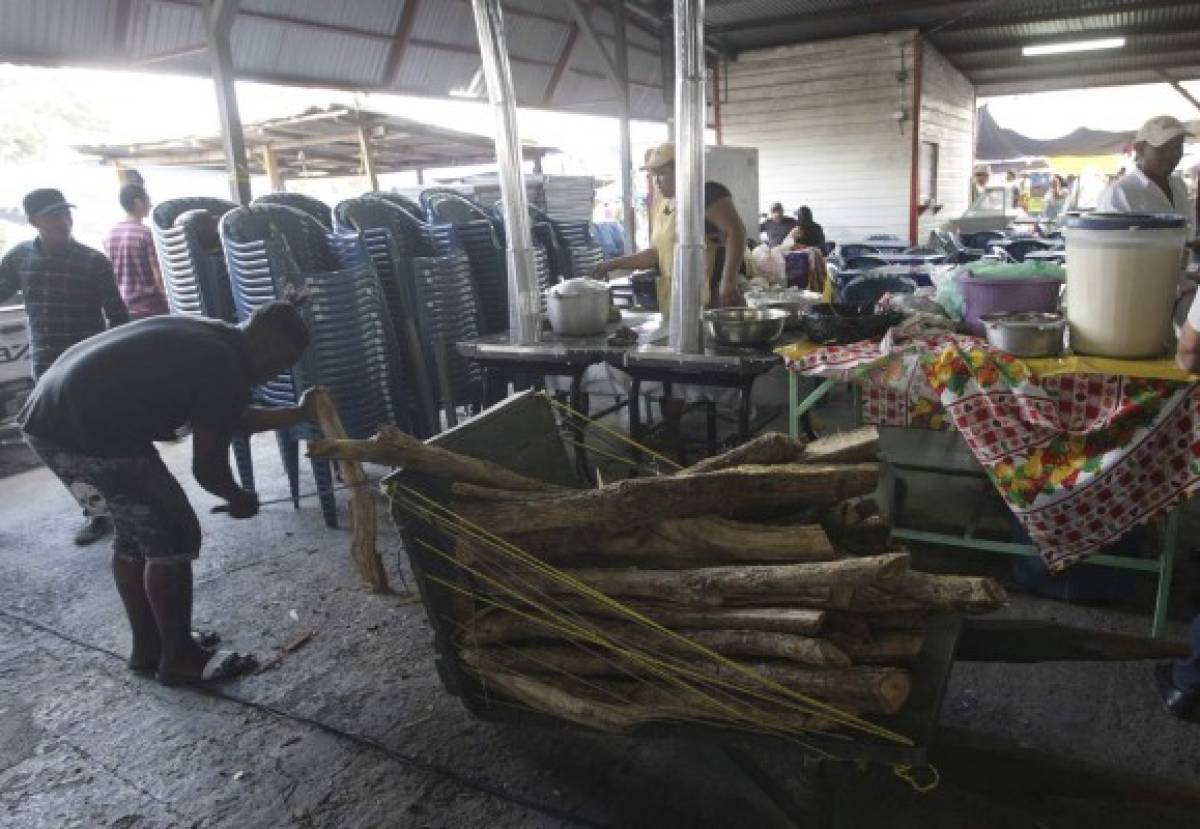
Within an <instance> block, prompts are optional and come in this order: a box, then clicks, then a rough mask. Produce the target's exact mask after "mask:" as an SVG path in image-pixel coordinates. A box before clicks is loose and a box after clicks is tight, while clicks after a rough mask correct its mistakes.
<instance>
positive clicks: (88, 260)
mask: <svg viewBox="0 0 1200 829" xmlns="http://www.w3.org/2000/svg"><path fill="white" fill-rule="evenodd" d="M17 291H21V292H22V293H23V294H24V296H25V313H26V314H27V315H28V316H29V339H30V346H31V350H32V352H33V374H34V376H35V377H40V376H41V374H42V373H43V372H44V371H45V370H46V369H48V368H50V365H51V364H52V363H53V362H54V361H55V360H57V359H58V356H59V355H60V354H62V353H63V352H64V351H66V350H67V349H68V348H70V347H71V346H73V345H75V343H77V342H79V341H80V340H86V339H87V338H88V337H90V336H92V335H93V334H99V333H100V332H101V331H103V330H104V329H105V327H106V326H105V319H107V320H108V326H107V327H110V328H111V327H113V326H116V325H120V324H121V323H124V322H128V321H129V311H128V310H127V309H126V308H125V303H124V302H123V301H122V300H121V295H120V294H119V293H117V285H116V282H115V281H114V280H113V270H112V265H110V264H109V262H108V259H107V258H105V256H104V254H103V253H101V252H100V251H98V250H93V249H91V248H89V247H86V246H84V245H81V244H79V243H78V242H76V241H75V240H74V239H72V240H71V242H70V243H69V244H68V246H67V249H66V250H65V251H63V252H62V253H58V254H54V255H46V254H45V253H43V252H42V245H41V241H40V240H38V239H34V240H32V241H29V242H22V243H21V244H19V245H17V246H16V247H14V248H13V249H12V250H10V251H9V252H8V253H7V254H6V255H5V256H4V258H3V259H0V302H4V301H5V300H7V299H8V298H9V297H10V296H12V295H13V294H14V293H16V292H17Z"/></svg>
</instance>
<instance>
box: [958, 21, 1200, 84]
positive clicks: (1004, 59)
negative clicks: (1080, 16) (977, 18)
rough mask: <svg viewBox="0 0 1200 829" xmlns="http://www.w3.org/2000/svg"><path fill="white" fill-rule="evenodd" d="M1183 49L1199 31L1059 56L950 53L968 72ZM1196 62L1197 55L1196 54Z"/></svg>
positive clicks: (1194, 44)
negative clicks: (1160, 40) (1148, 41)
mask: <svg viewBox="0 0 1200 829" xmlns="http://www.w3.org/2000/svg"><path fill="white" fill-rule="evenodd" d="M1186 49H1197V50H1200V31H1187V30H1184V31H1182V32H1179V33H1178V36H1176V37H1171V38H1170V40H1169V41H1168V42H1166V43H1153V44H1147V43H1138V42H1137V41H1136V40H1135V41H1133V42H1131V43H1127V44H1126V45H1125V46H1123V47H1121V48H1119V49H1110V50H1104V51H1101V52H1078V53H1068V54H1065V55H1062V56H1060V57H1049V56H1035V57H1025V56H1023V55H1022V54H1021V51H1020V49H1019V47H1014V48H1012V49H989V50H987V51H978V52H976V51H969V52H959V53H957V54H955V55H954V57H953V63H954V65H955V66H957V67H958V68H959V69H960V70H961V71H962V72H963V73H965V74H967V75H970V74H973V73H975V72H976V71H978V70H981V69H1004V68H1008V67H1014V68H1016V67H1027V66H1035V65H1062V66H1066V67H1070V66H1072V65H1074V64H1075V63H1078V62H1079V61H1099V60H1103V61H1105V62H1107V63H1110V64H1111V63H1114V62H1116V63H1119V62H1121V61H1125V60H1133V59H1134V58H1143V57H1145V58H1154V57H1156V56H1158V55H1163V54H1171V53H1175V52H1181V51H1184V50H1186ZM1197 61H1198V62H1200V55H1198V56H1197Z"/></svg>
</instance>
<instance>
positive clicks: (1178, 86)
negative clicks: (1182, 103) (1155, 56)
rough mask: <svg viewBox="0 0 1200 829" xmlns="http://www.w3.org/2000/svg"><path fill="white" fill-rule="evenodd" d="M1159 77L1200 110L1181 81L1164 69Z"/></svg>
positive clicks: (1199, 102)
mask: <svg viewBox="0 0 1200 829" xmlns="http://www.w3.org/2000/svg"><path fill="white" fill-rule="evenodd" d="M1158 75H1159V77H1161V78H1162V79H1163V80H1164V81H1166V82H1167V83H1169V84H1170V85H1171V88H1172V89H1174V90H1175V91H1176V92H1178V93H1179V94H1180V95H1182V96H1183V97H1184V100H1186V101H1187V102H1188V103H1190V104H1191V105H1192V106H1194V107H1195V108H1196V109H1197V110H1200V101H1197V100H1196V98H1195V96H1194V95H1192V93H1190V92H1188V91H1187V90H1186V89H1184V88H1183V85H1182V84H1180V83H1179V81H1177V80H1175V78H1173V77H1172V76H1171V73H1170V72H1165V71H1163V70H1162V69H1159V70H1158ZM1197 198H1200V193H1198V194H1197Z"/></svg>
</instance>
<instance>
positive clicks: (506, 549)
mask: <svg viewBox="0 0 1200 829" xmlns="http://www.w3.org/2000/svg"><path fill="white" fill-rule="evenodd" d="M397 486H398V488H399V489H401V490H403V491H404V492H405V493H407V494H408V495H410V496H412V497H413V498H415V499H416V502H417V504H421V503H424V504H426V505H427V506H426V507H425V508H424V509H412V508H411V507H410V509H411V511H413V512H414V513H417V514H421V513H422V512H424V513H425V514H426V515H428V516H430V517H433V518H434V520H435V521H437V522H438V523H439V524H442V525H443V526H445V527H447V528H450V527H453V526H454V525H457V528H458V529H457V530H456V529H450V532H452V533H455V532H459V533H461V532H462V529H461V528H463V527H466V528H467V530H468V532H466V533H464V534H466V535H468V536H469V537H472V538H473V539H474V540H476V541H478V542H480V543H483V544H484V545H485V546H488V547H491V548H492V549H494V550H495V551H497V552H500V553H501V554H504V555H507V556H508V557H510V558H512V559H514V560H516V561H518V562H520V563H522V564H524V565H526V566H527V567H529V568H530V569H533V570H534V571H535V572H539V573H541V574H542V575H543V576H545V577H547V578H549V579H551V580H553V581H556V582H558V583H560V584H562V585H564V586H566V587H568V588H569V589H570V590H571V591H572V592H575V593H577V594H579V595H582V596H585V597H587V598H590V599H592V600H593V601H595V602H597V603H598V604H601V605H603V606H606V607H608V608H610V609H612V610H613V611H615V612H617V613H619V614H620V615H622V616H625V617H628V618H629V619H631V620H633V621H634V622H637V623H638V624H641V625H643V626H646V627H649V628H651V629H653V630H655V631H657V632H659V633H661V634H663V635H665V636H667V637H670V638H672V639H674V640H676V641H678V642H680V643H682V644H684V645H686V646H687V647H688V648H689V649H691V650H694V651H696V652H697V653H699V654H701V655H703V656H704V657H706V658H707V659H710V660H712V661H715V662H717V663H718V664H721V665H724V666H725V667H727V668H728V669H730V670H733V671H735V672H737V673H740V674H742V675H744V676H746V677H747V678H749V679H751V680H753V681H755V682H757V683H761V684H763V685H766V686H767V687H769V688H771V689H772V690H773V691H775V692H776V693H779V694H783V695H785V696H787V697H789V698H790V699H792V700H795V701H796V702H799V703H801V704H802V705H806V706H810V707H811V708H812V709H814V710H815V711H817V712H820V713H822V714H824V715H826V716H828V717H830V718H832V719H834V720H836V721H838V722H841V723H843V724H844V725H847V726H849V727H851V728H855V729H858V730H860V731H864V732H866V733H869V734H872V735H874V736H878V737H881V738H884V739H887V740H891V741H894V742H897V743H901V744H903V745H912V744H913V743H912V740H911V739H909V738H908V737H905V736H904V735H901V734H897V733H895V732H893V731H890V730H888V729H886V728H883V727H881V726H878V725H875V724H874V723H871V722H869V721H867V720H863V719H861V718H859V717H856V716H854V715H850V714H847V713H846V712H844V711H840V710H839V709H837V708H834V707H833V706H830V705H827V704H825V703H822V702H820V701H819V700H815V699H812V698H810V697H807V696H806V695H804V694H800V693H797V692H795V691H792V690H791V689H789V688H787V687H786V686H784V685H781V684H780V683H777V682H775V681H774V680H771V679H770V678H768V677H763V676H762V675H760V674H757V673H756V672H754V671H753V670H752V669H750V668H748V667H746V666H744V665H741V664H740V663H738V662H735V661H733V660H731V659H728V658H726V657H724V656H722V655H721V654H718V653H716V652H715V651H712V650H710V649H709V648H706V647H704V646H702V645H699V644H697V643H695V642H693V641H692V640H690V639H688V638H687V637H685V636H682V635H680V634H678V633H677V632H675V631H673V630H671V629H669V628H666V627H664V626H662V625H660V624H658V623H657V622H655V621H654V620H653V619H650V618H648V617H646V616H644V615H642V614H641V613H638V612H637V611H636V610H634V609H633V608H630V607H627V606H626V605H623V604H621V603H620V602H618V601H616V600H615V599H613V598H611V597H610V596H607V595H605V594H604V593H602V592H600V591H598V590H596V589H595V588H592V587H590V586H588V585H587V584H585V583H584V582H581V581H579V580H578V579H575V578H573V577H571V576H569V575H568V574H566V573H564V572H562V571H560V570H557V569H556V568H554V567H551V566H550V565H548V564H546V563H545V562H543V561H541V560H540V559H538V558H536V557H534V556H532V555H530V554H529V553H527V552H525V551H524V550H521V549H520V548H519V547H516V546H515V545H513V544H511V543H509V542H507V541H505V540H504V539H502V538H500V537H498V536H496V535H494V534H492V533H490V532H488V531H487V530H484V529H483V528H482V527H479V526H478V525H475V524H473V523H472V522H470V521H468V520H466V519H464V518H462V517H461V516H459V515H457V514H456V513H454V512H453V511H452V510H450V509H448V508H447V507H444V506H443V505H442V504H440V503H438V502H436V501H434V500H433V499H430V498H428V497H426V496H425V495H423V494H421V493H420V492H417V491H415V490H413V489H411V488H409V487H406V486H404V485H397ZM452 521H453V524H452ZM459 566H462V565H461V563H459ZM502 589H503V588H502ZM539 609H541V608H539ZM542 610H543V612H544V609H542ZM635 658H636V657H635ZM672 669H673V670H678V668H672ZM713 679H715V678H706V681H710V682H711V681H713Z"/></svg>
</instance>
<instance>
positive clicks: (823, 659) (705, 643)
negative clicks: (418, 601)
mask: <svg viewBox="0 0 1200 829" xmlns="http://www.w3.org/2000/svg"><path fill="white" fill-rule="evenodd" d="M561 626H566V627H568V628H569V629H574V628H575V627H576V626H577V627H578V628H581V629H582V630H580V632H579V635H578V636H576V635H575V634H574V633H570V632H567V631H564V630H563V629H562V627H561ZM462 637H463V639H464V641H465V642H467V643H469V644H470V645H473V646H479V645H489V644H497V643H501V642H517V641H528V640H531V639H533V640H539V639H551V640H553V639H570V640H578V641H580V642H584V643H588V642H589V641H596V640H597V639H598V640H600V641H606V642H612V643H613V644H614V645H617V646H619V647H622V648H637V649H638V650H642V651H645V652H648V653H678V654H682V655H685V656H688V655H691V656H695V657H696V658H700V657H701V656H702V653H701V652H700V651H698V650H697V649H696V648H693V647H691V646H689V645H688V642H689V641H690V642H694V643H695V644H697V645H700V646H702V647H705V648H708V649H709V650H711V651H715V652H716V653H719V654H721V655H722V656H741V657H744V656H752V657H759V658H767V659H788V660H791V661H793V662H800V663H802V664H805V665H819V666H827V667H835V668H848V667H849V666H850V658H849V657H848V656H846V654H845V653H844V652H843V651H842V650H841V649H840V648H839V647H838V646H837V645H835V644H833V643H832V642H829V641H826V640H824V639H817V638H813V637H810V636H798V635H796V634H794V633H777V632H771V631H761V630H680V631H676V636H670V635H667V634H664V633H662V632H660V631H656V630H654V629H653V628H650V627H644V626H642V625H637V624H622V623H621V622H616V621H611V620H599V619H591V618H587V617H581V616H577V617H574V618H572V617H564V618H563V619H562V620H561V621H559V622H557V623H551V624H541V623H540V622H538V621H535V620H533V619H529V618H526V617H523V616H517V615H514V614H509V613H490V614H486V615H483V616H480V617H477V618H476V619H475V620H473V621H472V622H470V623H468V624H467V625H466V626H464V628H463V630H462ZM593 637H595V638H593ZM677 637H680V638H677ZM681 638H682V639H685V640H687V641H681ZM596 647H604V646H603V645H596Z"/></svg>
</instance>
